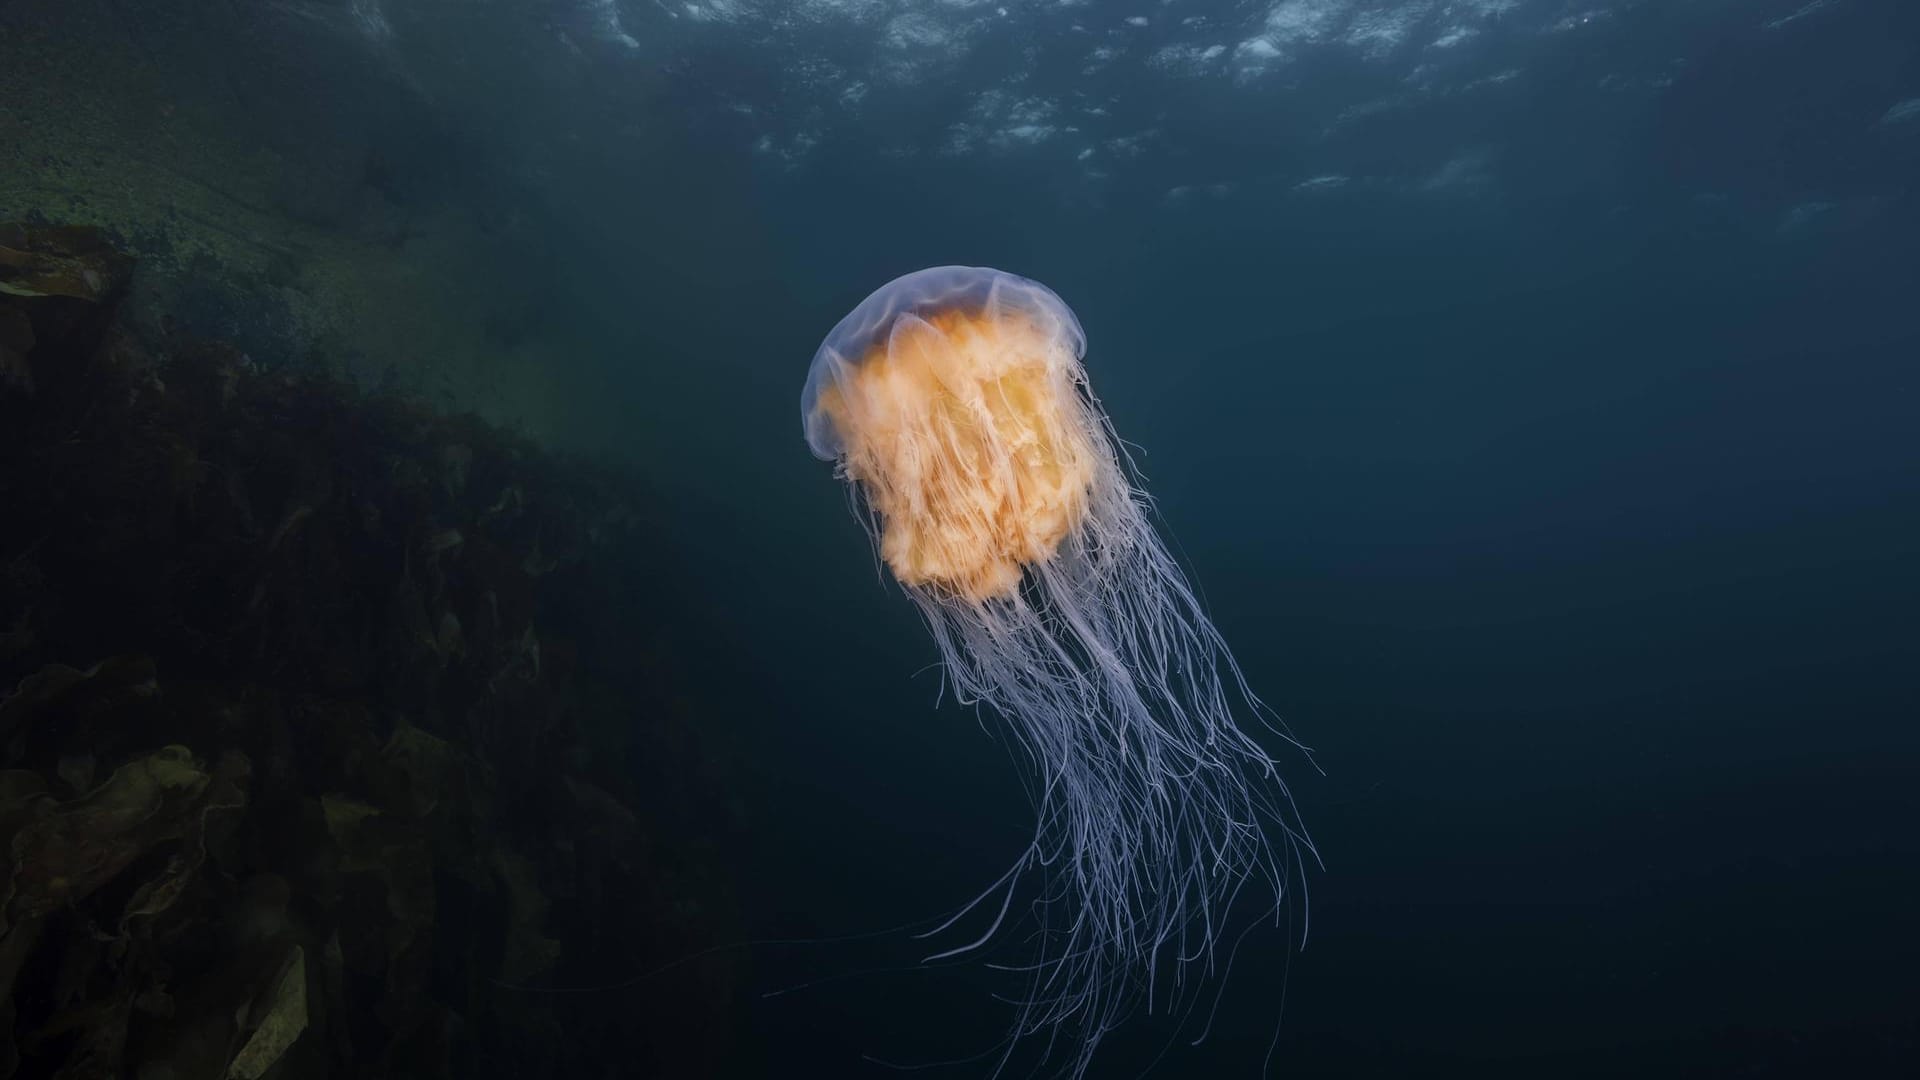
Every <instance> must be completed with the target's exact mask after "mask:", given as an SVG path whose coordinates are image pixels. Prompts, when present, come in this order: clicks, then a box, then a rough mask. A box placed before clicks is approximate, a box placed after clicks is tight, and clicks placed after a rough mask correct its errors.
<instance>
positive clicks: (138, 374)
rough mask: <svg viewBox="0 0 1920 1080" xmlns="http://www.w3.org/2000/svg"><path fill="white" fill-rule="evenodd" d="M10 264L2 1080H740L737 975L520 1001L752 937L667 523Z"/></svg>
mask: <svg viewBox="0 0 1920 1080" xmlns="http://www.w3.org/2000/svg"><path fill="white" fill-rule="evenodd" d="M0 238H4V240H10V241H11V242H10V243H8V242H4V240H0V247H5V248H6V250H7V252H8V254H7V255H6V256H5V259H6V260H7V262H6V266H5V267H4V274H5V279H6V280H7V282H9V283H10V285H11V286H12V288H10V289H8V290H6V291H4V292H0V350H4V351H3V352H0V506H4V510H5V512H4V513H0V1080H7V1078H8V1077H9V1076H12V1075H33V1076H68V1077H75V1078H79V1077H101V1078H106V1077H125V1076H138V1077H142V1078H143V1080H159V1078H163V1077H165V1078H172V1080H189V1078H204V1080H216V1078H220V1077H234V1078H245V1080H254V1078H260V1080H265V1078H268V1077H272V1078H274V1080H305V1078H308V1077H353V1078H356V1080H357V1078H361V1077H366V1078H370V1080H416V1078H419V1080H424V1078H430V1077H443V1076H444V1077H455V1076H458V1077H463V1078H464V1077H491V1076H502V1077H506V1076H511V1077H514V1078H515V1080H538V1078H545V1077H560V1076H574V1075H600V1074H603V1073H605V1072H606V1071H607V1069H608V1068H609V1067H612V1068H613V1069H614V1070H615V1071H617V1072H620V1073H621V1074H624V1075H677V1076H704V1075H720V1074H724V1073H725V1072H726V1069H725V1068H724V1067H723V1064H724V1062H725V1061H727V1060H728V1059H729V1057H730V1054H731V1053H732V1051H731V1049H730V1048H731V1047H732V1046H733V1045H734V1040H733V1039H731V1038H729V1037H728V1036H729V1033H730V1032H731V1031H732V1030H733V1029H734V1027H735V1025H736V1024H737V1022H738V1019H737V1017H736V1016H735V1014H734V1009H735V1004H734V1000H733V995H732V992H731V991H732V982H731V979H732V977H733V972H734V970H735V967H734V965H735V963H737V959H736V958H730V957H727V956H717V957H715V958H713V959H711V960H707V961H703V962H702V964H701V965H698V968H699V971H700V978H698V979H691V978H689V979H688V980H686V981H680V982H676V981H675V979H674V978H666V979H662V980H658V981H652V982H648V983H646V984H644V985H639V986H635V987H632V988H629V989H627V990H624V991H622V992H621V993H620V994H618V995H612V996H608V997H593V996H579V997H568V998H566V999H561V998H557V997H555V996H553V995H548V994H539V993H529V992H526V990H527V988H528V984H538V983H548V984H552V985H567V984H581V983H587V984H604V983H608V982H616V981H619V979H620V978H621V977H624V976H625V975H627V974H631V973H632V972H635V971H643V970H649V969H653V968H657V967H659V966H660V965H661V964H663V963H666V962H669V961H672V960H674V959H677V958H678V957H679V956H682V955H685V953H686V952H688V951H698V949H699V948H700V947H702V946H705V945H710V944H711V943H713V942H715V941H724V940H728V939H731V938H738V937H739V936H741V935H740V933H739V930H738V928H737V927H736V926H735V925H734V924H733V916H732V915H731V912H732V910H733V905H732V901H731V895H730V892H729V888H728V886H727V883H726V879H725V877H724V875H722V874H720V873H718V872H717V871H715V870H714V869H713V863H714V862H715V860H714V859H712V857H711V853H712V850H713V847H714V845H715V844H717V841H716V840H714V839H712V838H711V837H710V836H708V834H707V832H705V831H703V830H707V829H710V828H711V829H717V828H718V826H716V825H714V824H713V823H716V822H723V821H725V820H727V816H726V811H725V810H724V805H725V804H724V801H723V799H724V797H723V796H722V795H720V794H719V793H718V792H719V789H720V788H721V786H722V785H720V784H718V783H713V782H711V781H709V780H708V779H707V777H709V776H710V775H711V771H712V769H713V768H714V766H713V765H712V762H714V761H716V760H720V759H722V758H723V757H724V755H721V754H717V753H715V752H713V750H712V748H711V747H708V746H705V745H703V744H701V743H700V742H699V741H698V738H699V737H698V735H697V734H696V733H695V732H693V730H692V728H693V725H691V724H687V723H686V722H685V719H684V718H685V717H686V716H687V715H688V714H689V713H690V712H691V711H692V710H693V709H694V708H695V706H694V705H691V704H689V702H692V701H694V700H696V699H695V698H694V697H693V696H692V695H690V694H688V693H687V692H686V691H685V689H684V688H681V687H677V686H674V685H673V680H672V678H671V676H670V674H669V672H670V665H668V664H666V663H665V662H663V661H661V660H660V659H658V658H656V657H652V656H651V655H649V654H648V652H647V650H646V649H645V648H643V647H637V646H635V645H633V644H632V643H630V642H628V641H626V640H625V639H618V638H616V639H613V640H610V641H608V642H606V643H604V644H601V643H600V642H599V638H600V637H601V636H602V635H603V633H604V631H605V629H606V628H607V627H608V626H612V625H616V624H617V623H618V622H619V621H620V620H623V619H631V618H635V617H636V616H635V614H634V613H635V612H640V613H641V615H640V616H638V617H642V618H644V617H645V615H644V613H645V612H646V604H645V602H644V600H643V599H636V597H644V596H645V595H646V594H645V592H644V590H641V589H636V588H635V587H634V586H633V584H632V583H631V581H628V582H627V583H626V584H624V585H617V586H616V587H612V588H610V587H609V586H608V584H607V580H606V578H605V575H615V576H616V578H615V580H616V581H618V580H619V579H618V577H617V576H618V575H621V574H631V573H633V572H635V571H633V570H632V569H631V568H644V567H653V566H658V565H660V563H661V560H660V559H659V558H658V557H657V555H653V554H651V553H648V554H641V553H638V552H636V550H635V549H634V547H633V545H635V544H640V543H644V542H645V537H644V534H643V531H642V530H641V528H640V525H639V523H640V522H643V521H644V520H646V518H645V515H644V514H640V513H636V512H634V511H633V509H632V507H631V504H632V502H633V501H634V500H635V499H637V496H636V495H635V494H634V491H635V490H636V489H635V488H634V487H633V486H631V485H630V484H629V482H628V481H627V480H625V479H623V478H621V477H619V476H618V475H617V474H611V473H607V472H603V471H596V470H594V469H590V468H586V467H583V466H577V465H563V464H561V463H559V462H556V461H555V460H553V459H552V458H550V457H549V456H547V455H545V454H543V453H541V452H540V451H539V450H538V449H537V448H535V447H533V446H531V445H529V444H528V443H526V442H525V441H524V440H522V439H518V438H515V437H513V436H510V435H507V434H505V433H502V432H500V431H497V430H495V429H492V428H490V427H488V426H487V425H485V424H482V423H480V422H478V421H476V420H474V419H472V418H467V417H446V416H441V415H438V414H436V413H434V412H432V411H430V410H428V409H426V408H424V407H422V406H421V405H419V404H418V403H417V402H410V401H405V400H400V399H396V398H391V397H379V396H368V395H364V394H362V393H360V392H359V391H357V390H355V389H354V388H352V387H351V386H348V385H346V384H344V383H342V382H340V381H338V380H336V379H333V378H330V377H328V376H326V375H324V374H321V373H318V372H313V371H301V372H293V371H289V370H286V369H277V368H274V367H272V366H270V365H263V364H259V363H255V362H254V361H252V360H251V359H249V358H248V356H247V355H245V354H243V353H242V352H240V351H239V350H236V349H234V348H231V347H228V346H223V345H220V344H218V343H207V342H198V341H193V340H189V339H187V338H186V337H184V336H183V335H180V334H170V335H168V336H167V337H165V338H164V339H162V340H160V341H159V342H157V343H156V342H155V341H153V340H151V339H148V338H143V337H141V336H140V335H139V334H137V333H136V332H134V331H133V330H131V329H129V328H128V327H127V326H126V325H125V324H124V323H123V322H121V321H120V318H119V316H117V315H116V311H117V310H118V308H117V306H116V305H118V304H119V303H120V301H119V300H118V299H117V295H116V293H115V292H114V290H115V289H116V288H117V286H116V285H115V284H114V279H113V275H115V274H121V275H124V267H123V266H122V265H121V263H120V262H119V261H117V260H114V259H112V258H111V257H107V256H105V255H103V254H102V253H101V252H99V251H98V250H96V249H94V248H91V247H89V246H88V245H89V244H90V243H91V240H89V239H88V238H87V237H85V236H84V235H83V234H74V233H65V232H61V231H58V230H54V231H51V232H50V231H47V230H44V229H41V228H40V227H38V226H30V227H24V228H17V229H13V230H0ZM63 260H64V261H63ZM89 260H91V261H89ZM83 271H91V273H92V274H93V275H94V276H95V277H94V278H89V277H88V276H87V273H84V272H83ZM96 278H97V280H95V279H96ZM82 293H84V294H87V296H81V295H76V294H82ZM27 294H31V295H27ZM88 296H90V297H92V298H91V299H89V298H87V297H88ZM16 359H17V361H18V362H17V363H15V360H16ZM637 665H638V666H641V667H644V668H645V669H646V674H645V675H644V677H640V676H637V675H636V666H637ZM682 728H685V729H687V730H681V729H682ZM643 769H644V770H645V775H646V776H648V777H649V779H648V780H647V781H646V782H644V783H643V782H641V781H639V780H637V779H636V777H638V776H640V775H642V770H643ZM641 806H646V807H649V808H650V809H647V810H644V811H643V810H640V809H636V808H637V807H641ZM661 807H677V808H678V809H676V810H675V812H674V815H673V816H672V818H671V819H668V818H667V817H665V816H663V815H662V814H661V813H659V808H661ZM675 970H679V969H675ZM687 972H688V974H689V975H692V974H693V969H692V968H688V969H687ZM562 1000H564V1001H565V1006H564V1007H562V1006H561V1002H562ZM635 1016H649V1017H657V1018H658V1019H655V1020H649V1021H647V1022H643V1023H636V1022H635V1020H634V1017H635Z"/></svg>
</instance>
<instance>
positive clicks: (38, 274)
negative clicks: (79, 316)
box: [0, 223, 133, 303]
mask: <svg viewBox="0 0 1920 1080" xmlns="http://www.w3.org/2000/svg"><path fill="white" fill-rule="evenodd" d="M132 271H133V259H132V258H131V257H129V256H128V255H126V254H125V253H123V252H121V251H120V250H119V249H118V248H116V247H114V246H113V243H112V242H111V241H110V240H109V239H108V238H107V236H106V234H105V233H103V232H102V231H101V230H99V229H95V228H91V227H89V226H84V225H26V224H20V223H14V224H4V225H0V293H7V294H10V295H13V296H26V297H42V296H70V297H73V298H74V299H76V300H88V301H92V302H95V303H98V302H99V301H102V300H105V299H107V298H108V297H110V296H113V295H114V294H115V293H117V292H118V291H119V290H120V287H121V286H122V285H124V284H126V281H127V277H128V275H129V274H131V273H132Z"/></svg>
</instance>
